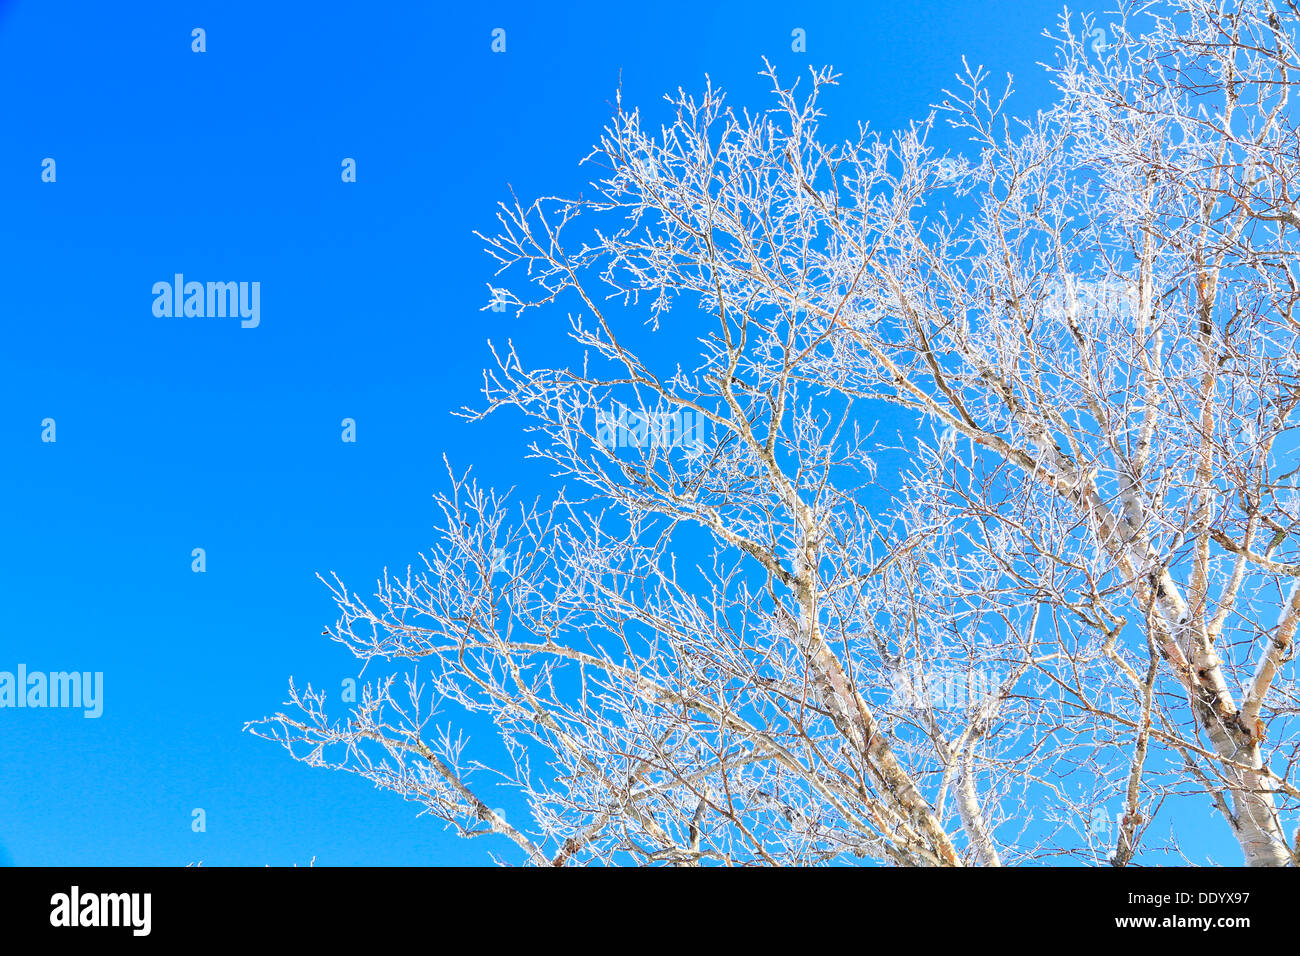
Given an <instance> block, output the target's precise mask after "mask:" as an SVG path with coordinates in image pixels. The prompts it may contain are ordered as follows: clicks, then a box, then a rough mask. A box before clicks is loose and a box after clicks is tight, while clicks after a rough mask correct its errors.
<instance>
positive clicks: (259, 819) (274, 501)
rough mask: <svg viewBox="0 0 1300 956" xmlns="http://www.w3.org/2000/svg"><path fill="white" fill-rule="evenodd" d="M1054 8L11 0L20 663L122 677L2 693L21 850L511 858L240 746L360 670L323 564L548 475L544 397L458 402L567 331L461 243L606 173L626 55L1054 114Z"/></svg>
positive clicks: (648, 64) (9, 296)
mask: <svg viewBox="0 0 1300 956" xmlns="http://www.w3.org/2000/svg"><path fill="white" fill-rule="evenodd" d="M469 7H473V9H472V11H471V10H467V9H466V8H469ZM1058 9H1059V6H1058V4H1057V3H1055V2H1028V0H1026V2H1016V3H981V4H970V3H963V2H922V3H906V4H900V3H875V2H862V3H811V4H808V3H800V4H790V3H770V2H748V0H747V2H736V3H721V4H701V3H698V2H691V3H685V2H657V3H654V4H594V3H585V2H584V3H577V4H566V5H554V8H553V9H548V8H546V7H543V6H542V5H538V4H527V3H497V4H480V5H455V6H453V5H440V4H433V3H427V2H425V3H392V4H369V5H362V4H358V5H353V4H343V3H333V2H327V3H322V4H294V5H290V4H268V3H265V2H257V3H253V2H238V0H234V2H232V0H225V2H221V3H211V4H204V3H185V2H165V3H163V2H140V3H134V4H130V5H128V6H126V7H122V6H119V5H110V4H102V3H90V2H84V3H61V2H56V0H42V2H38V0H0V102H2V104H3V122H2V124H0V210H2V211H0V242H3V246H4V255H3V258H2V259H0V262H3V266H2V270H3V272H2V276H0V278H2V279H3V282H2V283H0V295H2V296H3V313H4V329H5V340H6V341H5V343H4V346H3V347H2V348H0V447H2V448H3V449H4V458H3V463H4V467H3V468H0V501H3V505H0V541H3V547H0V597H3V604H2V606H3V608H4V611H5V613H4V617H3V620H2V621H0V670H3V669H12V668H13V667H14V666H15V665H17V664H19V663H24V664H26V665H27V666H28V668H30V669H32V670H43V671H55V670H64V669H75V670H79V671H102V672H103V673H104V675H105V677H104V681H105V684H104V697H105V701H104V715H103V716H102V717H101V718H100V719H98V720H88V719H83V718H82V716H81V715H80V713H79V712H77V711H69V710H55V709H51V710H43V711H42V710H24V711H17V710H5V711H0V722H2V725H3V726H2V727H0V740H3V744H2V745H0V747H2V748H3V749H2V750H0V864H3V863H6V862H13V863H17V864H19V865H53V864H95V865H100V864H103V865H117V864H125V865H134V864H161V865H174V864H184V863H187V862H191V861H198V860H202V861H204V862H205V863H206V864H209V865H212V864H241V865H261V864H264V863H269V864H273V865H287V864H291V863H305V862H307V861H308V860H309V859H311V858H312V857H313V856H315V857H316V858H317V861H318V863H324V864H329V865H351V864H367V863H371V864H399V865H422V864H439V863H482V862H486V861H487V857H486V851H487V850H488V849H491V848H493V847H492V846H491V845H490V844H488V843H486V842H484V841H475V842H473V843H468V844H467V843H464V842H462V841H460V840H458V839H457V838H455V837H454V836H453V835H452V834H450V833H447V832H445V831H443V830H442V828H441V827H440V825H438V824H436V823H432V822H430V821H429V820H428V819H427V818H424V819H417V817H416V812H417V808H416V807H415V806H414V805H412V804H407V803H403V802H402V801H401V800H400V799H398V798H397V797H395V796H392V795H391V794H388V793H379V792H376V791H374V790H373V789H371V787H370V786H369V785H367V784H366V783H365V782H364V781H360V780H357V779H354V778H351V777H347V776H344V775H341V774H331V773H326V772H324V771H313V770H310V769H308V768H306V767H303V766H302V765H300V764H297V763H294V762H293V761H291V760H289V759H288V757H287V756H286V755H285V754H284V753H283V751H281V750H279V749H278V748H276V747H274V746H273V745H271V744H269V743H267V742H264V741H260V740H258V739H256V738H254V737H252V736H250V735H248V734H245V733H241V727H242V725H243V724H244V722H245V721H247V720H250V719H254V718H257V717H261V716H263V715H265V714H268V713H271V712H273V711H275V710H276V709H278V708H279V705H280V702H281V701H282V700H283V699H284V695H285V689H286V685H287V680H288V678H289V676H290V675H293V676H294V677H296V678H297V679H298V680H299V682H300V683H306V682H307V681H313V682H317V683H325V684H326V685H327V686H335V687H336V686H338V681H339V680H340V679H341V677H343V676H347V675H348V674H349V673H354V670H353V662H352V659H351V657H350V656H349V655H348V654H347V653H346V651H345V650H344V649H343V648H341V647H339V646H338V645H336V644H332V643H330V642H329V641H327V640H324V639H323V638H321V636H320V633H321V629H322V627H323V626H324V625H326V624H330V623H333V621H334V619H335V616H336V615H335V609H334V606H333V604H332V602H331V600H330V597H329V594H328V592H327V591H326V589H325V588H324V586H323V585H321V584H320V582H318V581H317V580H316V578H315V574H316V572H318V571H320V572H329V571H336V572H338V573H339V574H340V576H341V577H342V578H343V579H344V580H345V581H348V582H349V583H350V584H352V585H353V586H354V587H356V588H358V589H360V590H362V591H364V590H365V588H366V586H367V585H368V583H369V582H371V581H373V580H374V577H375V576H376V574H377V573H378V572H379V571H380V569H382V568H383V567H384V566H389V567H405V565H406V564H407V563H408V562H410V561H411V560H412V559H413V558H414V557H415V555H416V553H417V552H418V551H419V550H420V549H422V548H424V547H427V546H428V545H429V543H430V539H431V529H432V526H433V522H434V520H435V509H434V504H433V501H432V498H431V495H432V494H433V493H434V492H435V491H436V490H439V489H441V488H442V487H443V483H444V481H445V472H444V470H443V465H442V462H441V456H442V454H443V453H444V452H446V453H447V454H448V455H449V457H450V459H451V461H452V463H453V464H454V465H456V466H458V467H464V466H467V465H470V464H473V465H474V466H475V469H476V473H477V475H478V476H479V478H480V480H482V481H484V482H486V483H489V484H494V485H498V486H502V487H505V486H509V485H512V484H513V485H518V486H520V487H522V488H525V489H529V490H530V492H532V493H536V492H538V491H541V490H543V489H544V488H545V487H547V478H546V474H545V470H544V469H543V468H542V467H541V466H540V465H539V464H538V463H536V462H525V461H523V450H524V438H523V436H522V434H521V433H520V431H519V429H518V427H517V426H518V421H517V420H516V419H512V418H510V417H508V416H501V417H499V418H498V419H496V420H492V421H489V422H487V423H484V424H478V425H467V424H465V423H464V422H462V421H461V420H459V419H457V418H454V417H452V415H451V414H450V413H451V411H452V410H453V409H454V408H456V407H458V406H460V405H462V404H465V403H467V402H473V401H474V399H475V398H476V395H477V388H478V386H479V379H480V371H481V369H482V367H483V365H484V363H485V361H486V358H487V352H486V342H487V340H488V339H489V338H494V339H498V340H499V339H504V338H505V337H506V336H514V337H515V339H516V341H517V342H519V343H520V344H521V347H523V348H531V349H536V350H538V351H542V350H545V349H546V348H547V347H548V343H553V342H554V341H555V337H556V336H557V335H559V334H560V328H561V326H562V323H563V317H562V316H560V315H557V316H555V317H554V321H551V322H546V321H541V320H538V319H532V318H530V319H526V320H516V319H512V318H510V317H508V316H502V315H499V314H495V313H491V312H482V311H479V309H480V307H481V306H482V305H483V303H484V302H485V300H486V283H487V282H488V280H489V279H490V278H491V261H490V259H489V258H488V257H487V256H486V255H484V254H483V252H482V243H481V242H480V241H479V240H478V239H476V238H475V237H474V236H473V234H472V233H473V230H475V229H483V230H485V231H486V230H487V229H489V228H490V227H491V226H492V224H493V218H492V217H493V210H494V205H495V203H496V202H497V201H498V200H499V199H502V198H504V197H505V195H506V185H507V183H509V184H512V185H513V186H514V188H515V189H516V190H517V191H518V193H519V194H520V196H521V197H526V198H531V197H532V196H534V195H536V194H539V193H553V192H558V193H564V192H575V191H576V190H577V189H578V188H579V187H580V185H581V183H582V182H583V181H584V179H583V171H582V170H580V169H579V168H578V166H577V160H578V159H579V158H580V157H582V156H583V155H585V154H586V153H587V152H588V151H589V149H590V146H591V144H592V143H593V142H594V140H595V139H596V137H597V136H598V135H599V132H600V129H601V127H602V125H603V123H604V122H605V120H606V119H607V117H608V115H609V110H610V104H611V103H612V101H613V95H614V91H615V88H616V86H617V84H618V82H619V79H620V76H621V79H622V83H623V89H624V101H625V103H629V104H633V105H637V104H639V105H643V106H646V107H649V108H650V110H649V115H650V116H651V117H652V118H657V116H658V114H657V113H656V112H655V110H656V108H657V106H658V104H659V103H660V97H661V95H662V94H663V93H664V92H665V91H667V90H670V89H674V88H676V87H677V86H679V85H680V86H683V87H686V88H688V89H697V88H700V87H701V86H702V85H703V81H704V74H705V73H706V72H707V73H709V74H710V76H711V77H712V79H713V81H714V82H715V83H716V84H719V85H721V86H723V87H724V88H725V89H727V90H728V91H729V92H730V95H731V96H732V97H733V99H734V101H735V102H737V103H739V104H743V105H748V106H751V107H754V106H757V107H765V106H767V105H768V101H767V100H766V99H765V97H764V92H765V89H766V88H765V85H764V82H765V81H763V80H762V79H761V78H759V77H758V76H757V71H758V69H759V68H760V67H761V65H762V63H761V57H762V56H763V55H767V56H768V57H769V58H770V59H772V61H773V62H774V64H775V65H776V66H777V67H778V68H779V69H781V70H782V71H783V72H785V73H786V74H788V75H790V76H791V77H793V75H794V74H795V73H796V72H806V68H807V66H808V65H809V64H812V65H818V66H819V65H822V64H826V63H829V64H832V65H834V66H835V67H836V68H837V69H838V70H839V71H840V72H841V73H842V74H843V80H842V83H841V86H840V88H839V89H838V90H836V91H835V92H833V93H832V94H831V96H830V97H829V98H828V99H827V100H826V103H825V106H826V107H827V108H828V110H829V112H830V120H829V121H828V124H827V125H828V127H829V129H830V131H832V132H834V131H841V130H842V131H844V132H847V131H848V130H849V129H851V127H852V126H853V124H854V123H856V122H857V121H859V120H864V121H869V122H870V123H871V125H872V126H873V127H874V128H876V129H881V130H890V129H893V128H896V127H900V126H903V125H905V124H907V123H908V122H909V121H912V120H914V119H921V118H924V116H925V115H926V114H927V113H928V105H929V104H930V103H933V102H937V101H938V100H940V99H941V98H942V94H941V88H942V87H943V86H944V85H947V84H948V83H949V82H950V80H951V77H952V75H953V74H954V72H956V71H957V70H958V69H960V67H961V56H962V54H965V55H966V56H967V57H968V59H969V60H970V61H971V63H972V64H975V63H982V64H984V65H985V66H987V67H989V68H990V69H991V70H992V71H993V72H994V74H995V75H997V74H1001V73H1004V72H1011V73H1013V74H1015V76H1016V79H1017V85H1018V87H1019V90H1020V93H1019V95H1018V98H1017V100H1016V103H1017V111H1018V112H1021V113H1030V112H1032V111H1033V110H1035V109H1036V108H1038V107H1039V106H1042V105H1045V104H1046V102H1047V96H1048V93H1049V90H1048V87H1047V84H1046V81H1045V79H1044V77H1043V75H1042V72H1041V71H1040V70H1039V69H1038V68H1037V67H1036V66H1035V63H1036V62H1037V61H1039V60H1045V59H1047V58H1048V56H1049V53H1050V50H1049V45H1048V43H1047V41H1046V40H1044V39H1043V38H1042V37H1041V36H1040V34H1041V30H1042V28H1043V27H1045V26H1048V25H1049V24H1050V23H1051V22H1052V20H1053V18H1054V16H1055V14H1056V12H1057V11H1058ZM195 27H201V28H203V29H204V30H205V31H206V44H207V51H206V52H205V53H202V54H198V53H194V52H192V51H191V30H192V29H194V28H195ZM497 27H500V28H504V29H505V30H506V36H507V49H506V53H504V54H493V53H492V52H491V50H490V43H491V31H492V30H493V28H497ZM796 27H798V28H803V29H804V30H806V32H807V46H808V50H807V52H806V53H794V52H792V51H791V49H790V34H791V31H792V30H793V29H794V28H796ZM944 135H948V136H950V135H951V134H946V133H945V134H944ZM951 145H952V146H953V147H954V148H957V147H959V145H960V144H959V141H957V140H956V139H952V141H951ZM46 157H50V158H53V159H54V160H55V161H56V164H57V165H56V170H57V179H56V181H55V182H54V183H46V182H42V180H41V163H42V160H43V159H44V158H46ZM344 157H351V158H354V159H355V160H356V162H357V171H358V175H357V182H356V183H343V182H342V181H341V177H340V165H341V162H342V160H343V158H344ZM175 273H184V274H185V275H186V276H187V278H190V279H197V280H199V281H212V280H218V281H228V280H234V281H258V282H260V283H261V287H260V288H261V321H260V325H259V326H258V327H257V328H255V329H243V328H241V327H240V325H239V323H238V321H236V320H230V319H225V320H202V319H167V318H158V317H155V316H154V314H153V312H152V304H153V296H152V294H151V291H150V290H151V287H152V286H153V284H154V283H155V282H157V281H160V280H167V281H170V280H171V278H172V276H173V275H174V274H175ZM46 418H53V419H54V420H55V421H56V427H57V441H56V442H55V443H53V444H49V443H43V442H42V441H41V430H42V426H41V422H42V420H43V419H46ZM344 418H353V419H354V420H355V421H356V423H357V435H358V440H357V442H356V443H355V444H345V443H343V442H342V441H341V440H340V422H341V420H342V419H344ZM196 547H201V548H204V549H205V551H206V555H207V571H206V572H205V573H203V574H195V573H193V572H192V571H191V551H192V549H193V548H196ZM470 730H471V732H473V730H474V728H473V727H472V726H471V727H470ZM195 808H203V810H204V811H205V813H206V820H207V830H206V832H204V833H194V832H192V830H191V819H192V816H191V814H192V811H193V810H194V809H195ZM496 849H503V847H496Z"/></svg>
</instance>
